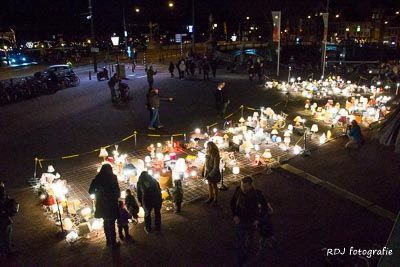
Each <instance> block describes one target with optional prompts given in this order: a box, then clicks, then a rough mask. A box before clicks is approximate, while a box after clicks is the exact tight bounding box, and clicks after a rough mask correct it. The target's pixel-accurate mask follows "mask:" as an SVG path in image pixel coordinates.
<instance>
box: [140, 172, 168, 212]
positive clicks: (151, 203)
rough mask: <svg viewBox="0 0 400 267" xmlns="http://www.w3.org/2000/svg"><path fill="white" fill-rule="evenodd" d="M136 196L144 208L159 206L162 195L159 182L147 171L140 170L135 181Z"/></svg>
mask: <svg viewBox="0 0 400 267" xmlns="http://www.w3.org/2000/svg"><path fill="white" fill-rule="evenodd" d="M137 197H138V200H139V202H140V204H141V205H142V206H143V207H145V208H154V207H159V208H161V205H162V197H161V188H160V184H159V183H158V182H157V180H156V179H154V178H153V177H151V176H150V175H149V174H148V173H147V172H142V174H141V175H140V176H139V181H138V182H137Z"/></svg>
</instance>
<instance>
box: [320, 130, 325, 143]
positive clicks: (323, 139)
mask: <svg viewBox="0 0 400 267" xmlns="http://www.w3.org/2000/svg"><path fill="white" fill-rule="evenodd" d="M325 142H326V135H325V133H323V134H322V135H321V137H320V138H319V143H320V144H321V145H322V144H325Z"/></svg>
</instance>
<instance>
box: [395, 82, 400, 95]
mask: <svg viewBox="0 0 400 267" xmlns="http://www.w3.org/2000/svg"><path fill="white" fill-rule="evenodd" d="M399 86H400V83H396V95H397V93H398V92H399Z"/></svg>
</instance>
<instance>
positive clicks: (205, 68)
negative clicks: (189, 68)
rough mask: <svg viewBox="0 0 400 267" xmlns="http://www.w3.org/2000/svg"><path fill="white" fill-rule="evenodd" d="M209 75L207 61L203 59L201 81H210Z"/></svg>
mask: <svg viewBox="0 0 400 267" xmlns="http://www.w3.org/2000/svg"><path fill="white" fill-rule="evenodd" d="M209 73H210V63H209V62H208V60H207V59H204V61H203V79H204V80H209V79H210V76H209Z"/></svg>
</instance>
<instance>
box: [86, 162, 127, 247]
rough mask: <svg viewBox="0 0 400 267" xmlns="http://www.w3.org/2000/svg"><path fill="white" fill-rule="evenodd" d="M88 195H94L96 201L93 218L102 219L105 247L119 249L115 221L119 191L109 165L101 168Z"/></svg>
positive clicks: (115, 177) (117, 211) (117, 213)
mask: <svg viewBox="0 0 400 267" xmlns="http://www.w3.org/2000/svg"><path fill="white" fill-rule="evenodd" d="M89 194H91V195H92V194H94V195H95V199H96V209H95V212H94V217H95V218H103V221H104V234H105V235H106V240H107V246H108V247H110V248H117V247H119V245H120V243H119V242H117V241H116V233H115V220H116V219H117V218H118V217H119V209H118V198H119V196H120V189H119V185H118V180H117V176H116V175H115V174H114V173H113V169H112V167H111V165H110V164H104V165H103V166H102V167H101V169H100V172H99V173H98V174H97V175H96V177H95V178H94V179H93V181H92V183H91V184H90V187H89Z"/></svg>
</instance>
